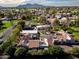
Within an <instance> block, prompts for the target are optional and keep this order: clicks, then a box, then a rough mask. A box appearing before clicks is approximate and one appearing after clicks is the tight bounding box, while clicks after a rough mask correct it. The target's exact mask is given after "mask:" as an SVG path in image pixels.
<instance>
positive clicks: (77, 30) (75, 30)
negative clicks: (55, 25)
mask: <svg viewBox="0 0 79 59" xmlns="http://www.w3.org/2000/svg"><path fill="white" fill-rule="evenodd" d="M68 30H69V31H71V32H72V34H73V35H74V38H75V40H78V41H79V27H76V26H72V27H70V28H69V29H68Z"/></svg>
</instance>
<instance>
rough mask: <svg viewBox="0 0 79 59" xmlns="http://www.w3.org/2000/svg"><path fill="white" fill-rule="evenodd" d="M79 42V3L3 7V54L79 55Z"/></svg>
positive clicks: (0, 50)
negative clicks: (70, 4) (61, 5)
mask: <svg viewBox="0 0 79 59" xmlns="http://www.w3.org/2000/svg"><path fill="white" fill-rule="evenodd" d="M78 45H79V8H78V7H56V8H55V7H54V8H52V7H51V8H3V9H0V54H1V55H10V56H12V57H13V56H16V57H17V56H18V57H21V56H28V55H51V56H55V57H60V56H63V55H64V54H65V53H67V54H68V55H76V56H79V46H78ZM73 48H75V49H77V50H78V52H77V50H76V52H75V53H78V54H74V53H73V52H70V51H73V50H74V49H73ZM11 53H12V54H11ZM64 56H65V55H64Z"/></svg>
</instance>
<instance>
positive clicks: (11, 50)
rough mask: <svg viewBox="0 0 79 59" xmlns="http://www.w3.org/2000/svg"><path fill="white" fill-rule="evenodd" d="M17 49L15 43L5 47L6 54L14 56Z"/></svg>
mask: <svg viewBox="0 0 79 59" xmlns="http://www.w3.org/2000/svg"><path fill="white" fill-rule="evenodd" d="M15 50H16V47H15V45H10V46H9V47H7V48H6V49H5V51H4V54H6V55H10V56H14V52H15Z"/></svg>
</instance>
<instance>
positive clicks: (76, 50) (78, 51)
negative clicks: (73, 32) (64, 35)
mask: <svg viewBox="0 0 79 59" xmlns="http://www.w3.org/2000/svg"><path fill="white" fill-rule="evenodd" d="M71 54H72V55H74V56H79V48H77V47H73V48H72V50H71Z"/></svg>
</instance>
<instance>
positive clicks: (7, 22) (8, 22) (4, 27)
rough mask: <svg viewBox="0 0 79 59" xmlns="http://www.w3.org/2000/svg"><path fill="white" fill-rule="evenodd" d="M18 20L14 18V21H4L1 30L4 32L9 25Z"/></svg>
mask: <svg viewBox="0 0 79 59" xmlns="http://www.w3.org/2000/svg"><path fill="white" fill-rule="evenodd" d="M17 22H18V20H14V21H11V22H10V21H3V24H4V25H3V29H2V30H0V33H1V32H4V31H5V30H6V29H8V28H9V27H11V26H12V25H14V24H16V23H17Z"/></svg>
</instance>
